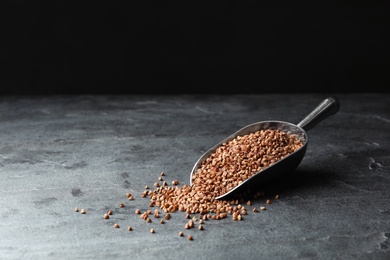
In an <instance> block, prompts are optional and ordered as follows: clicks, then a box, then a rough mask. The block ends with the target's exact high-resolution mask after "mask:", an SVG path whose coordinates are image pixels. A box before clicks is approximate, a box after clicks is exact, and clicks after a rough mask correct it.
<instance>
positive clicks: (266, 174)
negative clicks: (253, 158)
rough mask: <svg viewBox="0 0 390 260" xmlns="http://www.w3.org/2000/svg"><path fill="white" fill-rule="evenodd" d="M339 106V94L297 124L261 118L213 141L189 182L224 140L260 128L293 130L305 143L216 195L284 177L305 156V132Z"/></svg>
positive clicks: (226, 194)
mask: <svg viewBox="0 0 390 260" xmlns="http://www.w3.org/2000/svg"><path fill="white" fill-rule="evenodd" d="M339 109H340V102H339V100H338V99H337V98H336V97H328V98H326V99H324V100H323V101H322V102H321V103H320V104H319V105H318V106H317V107H316V108H315V109H314V110H313V111H312V112H311V113H309V114H308V115H307V116H306V117H305V118H304V119H303V120H302V121H301V122H299V123H298V124H297V125H295V124H292V123H289V122H283V121H262V122H257V123H254V124H250V125H248V126H246V127H244V128H241V129H240V130H238V131H237V132H235V133H234V134H232V135H230V136H229V137H227V138H226V139H224V140H222V141H221V142H219V143H218V144H216V145H214V146H213V147H212V148H211V149H210V150H208V151H207V152H205V153H204V154H203V155H202V156H201V157H200V158H199V159H198V161H197V162H196V163H195V165H194V167H193V168H192V171H191V176H190V184H191V185H192V178H193V175H194V174H195V172H196V171H197V170H198V169H199V168H200V167H201V164H202V162H203V161H204V160H205V159H207V158H208V157H209V156H210V155H211V154H212V153H214V152H215V151H216V149H217V148H218V147H219V146H221V145H222V144H223V143H226V142H228V141H230V140H232V139H234V138H236V137H237V136H242V135H247V134H250V133H254V132H256V131H259V130H266V129H272V130H281V131H284V132H286V133H288V134H294V135H296V136H297V137H298V138H299V139H300V140H301V142H302V147H301V148H299V149H298V150H297V151H295V152H293V153H291V154H290V155H288V156H286V157H284V158H283V159H281V160H279V161H277V162H275V163H273V164H272V165H270V166H268V167H266V168H264V169H262V170H261V171H259V172H258V173H256V174H254V175H253V176H251V177H250V178H248V179H246V180H245V181H243V182H242V183H241V184H239V185H237V186H236V187H234V188H233V189H231V190H230V191H229V192H227V193H225V194H222V195H220V196H218V197H216V199H223V198H227V197H229V196H230V195H232V194H233V193H238V192H242V191H245V190H246V189H248V188H250V187H255V186H257V185H259V184H261V183H264V182H268V181H271V180H274V179H277V178H280V177H283V176H284V175H285V174H287V173H289V172H292V171H294V170H295V169H296V168H297V167H298V165H299V164H300V163H301V161H302V159H303V157H304V156H305V153H306V149H307V144H308V136H307V133H306V132H307V131H308V130H310V129H312V128H313V127H315V126H316V125H317V124H318V123H320V122H321V121H323V120H324V119H326V118H327V117H329V116H330V115H334V114H336V113H337V112H338V111H339Z"/></svg>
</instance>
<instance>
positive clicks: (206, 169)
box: [148, 129, 302, 215]
mask: <svg viewBox="0 0 390 260" xmlns="http://www.w3.org/2000/svg"><path fill="white" fill-rule="evenodd" d="M301 146H302V142H301V141H300V140H299V139H298V138H297V137H296V136H295V135H292V134H288V133H286V132H283V131H280V130H271V129H267V130H260V131H257V132H254V133H250V134H247V135H243V136H237V137H236V138H234V139H232V140H230V141H229V142H226V143H224V144H222V145H221V146H219V147H218V148H217V149H216V151H215V152H214V153H213V154H211V155H210V156H209V157H208V158H207V159H206V160H204V161H203V163H202V164H201V166H200V168H199V169H198V170H197V171H196V172H195V173H194V174H193V177H192V185H191V186H189V185H183V186H182V187H177V186H174V187H168V186H160V187H158V186H157V187H158V188H157V189H155V190H154V191H151V192H149V193H148V195H149V197H150V201H151V204H153V205H155V206H158V207H160V208H161V209H162V210H163V211H164V212H175V211H177V210H179V211H185V212H187V213H188V214H194V213H201V214H206V213H209V212H214V213H217V215H218V214H221V213H226V212H228V213H231V212H232V211H233V208H232V206H231V204H232V202H229V201H226V200H217V199H215V198H216V197H218V196H220V195H223V194H225V193H226V192H228V191H230V190H231V189H233V188H234V187H236V186H237V185H239V184H240V183H242V182H243V181H245V180H247V179H248V178H250V177H251V176H253V175H254V174H256V173H257V172H259V171H261V170H262V169H263V168H265V167H268V166H270V165H271V164H273V163H275V162H277V161H279V160H280V159H282V158H284V157H285V156H287V155H289V154H291V153H293V152H294V151H296V150H298V149H299V148H300V147H301ZM155 186H156V185H155Z"/></svg>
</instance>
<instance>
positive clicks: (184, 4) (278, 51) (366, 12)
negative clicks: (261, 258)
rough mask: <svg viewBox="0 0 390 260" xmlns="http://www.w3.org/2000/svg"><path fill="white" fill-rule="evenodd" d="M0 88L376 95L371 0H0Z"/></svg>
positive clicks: (384, 19) (380, 38)
mask: <svg viewBox="0 0 390 260" xmlns="http://www.w3.org/2000/svg"><path fill="white" fill-rule="evenodd" d="M0 19H1V40H0V59H1V64H0V65H1V66H0V89H1V90H0V94H2V95H6V94H11V95H15V94H106V93H115V94H119V93H126V94H171V93H184V94H192V93H194V94H195V93H196V94H197V93H211V94H236V93H244V94H252V93H276V92H291V93H302V92H342V93H346V92H387V89H388V86H389V76H388V75H389V71H390V70H389V64H388V62H387V59H388V54H389V47H388V46H386V43H385V32H386V34H388V32H387V30H388V25H387V23H388V22H389V12H388V4H385V3H384V2H383V1H365V2H357V1H348V2H345V1H334V2H332V1H253V0H252V1H205V2H201V1H169V2H162V1H64V0H57V1H27V0H25V1H23V0H15V1H1V4H0Z"/></svg>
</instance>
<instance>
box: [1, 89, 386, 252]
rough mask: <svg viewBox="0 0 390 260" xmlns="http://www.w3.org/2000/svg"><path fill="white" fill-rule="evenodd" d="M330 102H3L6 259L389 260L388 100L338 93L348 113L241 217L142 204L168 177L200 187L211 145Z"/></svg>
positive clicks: (302, 97)
mask: <svg viewBox="0 0 390 260" xmlns="http://www.w3.org/2000/svg"><path fill="white" fill-rule="evenodd" d="M332 95H333V94H332ZM327 96H328V95H326V94H296V95H283V94H266V95H231V96H207V95H204V96H202V95H197V96H191V95H177V96H174V95H170V96H152V95H151V96H145V95H144V96H142V95H141V96H132V95H128V96H104V95H100V96H93V95H91V96H88V95H84V96H32V97H29V96H4V97H0V133H1V134H0V175H1V179H0V193H1V196H0V205H1V219H2V220H1V222H0V259H76V258H77V259H113V258H122V259H123V258H128V259H291V258H300V259H301V258H306V259H356V258H358V259H389V257H390V105H389V104H390V103H389V101H390V99H389V97H390V96H389V95H388V94H368V93H367V94H340V95H337V93H336V94H334V96H336V97H338V99H339V100H340V103H341V108H340V111H339V112H338V113H337V114H335V115H333V116H330V117H328V118H327V119H325V120H324V121H322V122H321V123H320V124H318V125H317V126H316V127H315V128H313V129H311V130H310V131H308V136H309V144H308V148H307V152H306V154H305V157H304V159H303V160H302V162H301V163H300V165H299V166H298V168H297V169H296V170H295V171H294V172H293V173H292V174H291V175H289V176H288V177H286V178H285V179H283V180H280V181H278V182H277V183H276V182H275V183H270V184H267V185H264V187H259V190H262V191H265V197H262V198H258V199H256V200H252V205H251V206H248V205H246V204H245V207H247V209H248V215H245V216H244V218H243V220H242V221H233V220H232V219H231V218H230V217H228V218H226V219H222V220H219V221H218V220H207V221H206V222H205V224H204V227H205V229H204V230H198V229H197V228H193V229H188V230H187V229H185V228H184V225H185V223H186V222H187V221H188V220H187V219H186V218H185V213H184V212H176V213H172V218H171V219H170V220H167V221H166V222H165V224H160V222H159V221H160V219H159V220H157V219H154V218H152V223H146V222H145V221H144V220H143V219H141V218H140V217H139V215H136V214H135V212H134V211H135V209H136V208H139V209H141V210H142V211H145V210H147V209H150V207H149V202H148V199H147V198H142V197H141V193H142V192H143V191H144V189H145V185H149V186H150V187H153V183H154V182H156V181H157V179H158V177H159V176H160V173H161V172H164V173H165V174H166V176H165V177H164V178H165V180H166V181H167V182H168V183H170V182H171V181H172V180H175V179H177V180H179V183H180V184H179V185H184V184H189V174H190V171H191V169H192V167H193V165H194V163H195V162H196V160H197V159H198V158H199V157H200V156H201V155H202V153H203V152H205V151H206V150H208V148H210V147H211V146H212V145H214V144H216V143H217V142H219V141H220V140H222V139H224V138H225V137H227V136H228V135H230V134H232V133H233V132H235V131H236V130H238V129H240V128H241V127H244V126H246V125H248V124H251V123H254V122H258V121H264V120H281V121H288V122H292V123H298V122H300V120H301V119H303V118H304V117H305V116H306V115H307V114H308V113H309V112H311V110H312V109H314V107H316V106H317V105H318V104H319V103H320V102H321V101H322V100H323V99H324V98H326V97H327ZM127 192H130V193H132V194H133V195H134V200H133V201H129V200H127V197H126V193H127ZM276 194H278V195H280V198H279V199H274V196H275V195H276ZM266 199H271V202H272V203H271V204H269V205H267V204H265V200H266ZM120 203H124V205H125V207H124V208H121V207H119V204H120ZM260 206H266V208H267V209H266V210H265V211H260V212H257V213H255V212H253V211H252V210H251V209H252V208H253V207H257V208H259V207H260ZM75 207H78V208H79V209H81V208H84V209H86V211H87V213H86V214H80V212H78V213H76V212H74V208H75ZM109 209H112V210H113V215H111V217H110V219H103V215H104V214H105V213H106V212H107V211H108V210H109ZM114 223H118V224H119V225H120V228H114V227H113V224H114ZM129 225H131V226H132V227H133V231H131V232H129V231H127V226H129ZM151 228H154V229H155V233H150V232H149V231H150V229H151ZM179 231H183V232H184V234H185V237H179V235H178V233H179ZM187 235H192V236H193V238H194V240H193V241H189V240H187V238H186V236H187Z"/></svg>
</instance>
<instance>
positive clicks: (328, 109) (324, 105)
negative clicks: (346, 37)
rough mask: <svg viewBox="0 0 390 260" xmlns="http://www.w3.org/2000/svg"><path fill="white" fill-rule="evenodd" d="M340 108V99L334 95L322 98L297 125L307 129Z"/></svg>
mask: <svg viewBox="0 0 390 260" xmlns="http://www.w3.org/2000/svg"><path fill="white" fill-rule="evenodd" d="M339 110H340V101H339V100H338V99H337V98H336V97H328V98H326V99H324V100H323V101H322V102H321V103H320V104H319V105H318V106H317V107H316V108H314V110H313V111H312V112H310V114H308V115H307V116H306V117H305V118H304V119H303V120H302V121H301V122H299V123H298V126H299V127H301V128H303V129H304V130H305V131H309V130H310V129H312V128H313V127H315V126H316V125H317V124H318V123H320V122H321V121H323V120H324V119H326V118H327V117H329V116H331V115H334V114H336V113H337V112H338V111H339Z"/></svg>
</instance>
